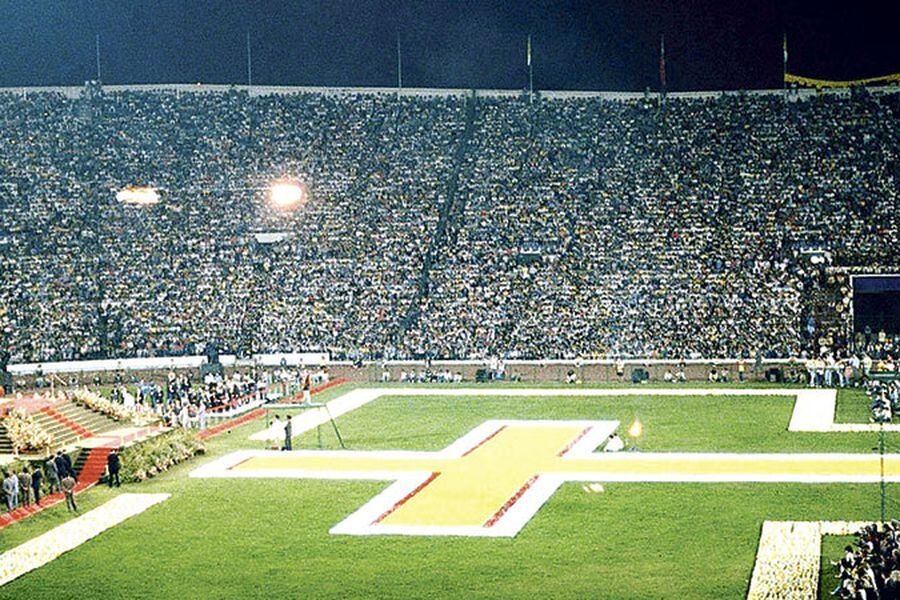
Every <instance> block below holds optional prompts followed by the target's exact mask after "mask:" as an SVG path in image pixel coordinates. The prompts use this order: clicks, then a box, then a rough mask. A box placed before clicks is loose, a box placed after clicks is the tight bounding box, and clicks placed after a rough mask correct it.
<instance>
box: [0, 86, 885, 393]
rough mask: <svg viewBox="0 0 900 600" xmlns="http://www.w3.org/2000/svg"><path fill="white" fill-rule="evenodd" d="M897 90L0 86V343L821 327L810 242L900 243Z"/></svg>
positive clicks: (881, 254) (760, 342) (777, 337)
mask: <svg viewBox="0 0 900 600" xmlns="http://www.w3.org/2000/svg"><path fill="white" fill-rule="evenodd" d="M898 98H900V94H896V93H888V94H869V93H865V92H861V93H854V94H853V95H852V96H837V95H827V96H821V97H813V98H809V99H805V100H801V101H797V102H788V103H785V102H784V100H783V99H782V98H781V97H780V96H778V95H731V96H723V97H721V98H715V99H713V98H694V99H687V98H681V99H675V98H670V99H669V100H668V101H667V102H666V103H665V105H664V106H660V105H659V104H658V103H657V102H656V101H655V100H654V101H651V100H649V99H643V100H641V99H635V100H627V101H610V100H601V99H596V98H571V99H545V100H538V101H536V102H535V103H534V104H529V103H527V102H523V101H522V100H521V99H520V98H515V97H487V96H479V97H477V98H474V99H473V98H467V97H462V96H446V97H425V96H401V97H399V98H398V97H396V96H394V95H388V94H384V95H376V94H324V93H308V94H292V95H279V94H273V95H266V96H254V97H249V96H247V95H246V94H245V93H242V92H196V93H177V92H173V91H157V92H146V91H125V92H115V93H108V94H106V95H103V96H100V97H97V98H94V99H70V98H66V97H63V96H62V95H58V94H53V93H33V94H31V93H30V94H28V95H26V96H21V95H11V94H6V95H0V114H2V115H3V119H4V127H3V128H2V129H0V171H2V172H3V173H4V178H3V180H2V181H0V248H2V250H3V251H2V252H0V273H2V285H0V348H4V347H7V348H9V349H10V350H11V353H12V355H13V362H14V363H15V362H24V361H36V362H41V361H48V360H60V359H62V360H66V359H77V358H90V357H100V356H113V357H122V356H154V355H172V354H185V353H192V354H202V353H203V349H204V345H205V344H207V343H210V342H214V343H216V344H217V345H219V346H220V347H221V348H222V349H223V350H225V351H230V352H235V353H238V354H241V353H249V352H275V351H329V352H331V353H332V355H333V356H336V357H343V358H351V359H355V358H359V357H372V358H374V357H384V358H399V357H421V356H431V357H441V358H477V357H487V356H505V357H508V358H516V357H527V358H574V357H576V356H583V357H588V356H599V355H605V356H609V355H640V356H669V357H674V356H678V357H690V356H704V357H725V356H745V357H748V358H750V357H755V356H757V355H758V354H763V355H765V356H773V357H774V356H801V355H802V354H803V353H804V352H815V353H816V354H818V353H819V350H820V349H819V348H818V346H819V345H820V343H819V340H820V338H821V335H819V334H820V332H819V331H817V327H818V324H817V323H816V322H815V320H814V319H811V318H810V317H811V315H812V313H813V312H814V311H813V310H812V308H811V307H810V294H811V290H812V289H813V288H814V281H815V280H816V278H817V277H818V275H819V274H820V269H821V267H820V266H818V265H816V264H814V263H813V262H811V261H810V260H809V256H808V253H807V251H808V249H809V248H811V247H814V248H820V249H822V250H823V251H827V252H828V253H829V256H830V257H831V259H832V260H833V262H834V264H836V265H854V266H864V267H868V266H871V267H884V266H890V265H893V264H894V263H896V262H897V260H896V257H897V256H900V233H898V232H900V227H898V219H900V211H898V210H897V208H898V198H897V186H896V180H897V176H898V165H900V161H898V157H897V150H898V148H900V143H898V141H900V140H898V128H897V123H898V122H900V121H898V119H897V116H898V114H900V102H898ZM282 176H290V177H296V178H299V179H302V180H303V181H304V182H306V183H307V184H308V186H309V189H310V193H311V199H310V201H309V203H308V204H307V205H306V206H305V207H304V208H303V210H300V211H296V212H293V213H289V212H284V211H279V210H276V209H274V208H272V207H270V206H268V205H267V203H266V201H265V192H264V191H262V189H263V188H265V187H266V186H267V185H268V183H269V182H271V181H272V180H274V179H276V178H278V177H282ZM451 181H452V182H453V184H452V185H451V183H450V182H451ZM132 184H138V185H152V186H155V187H156V188H158V189H159V190H160V192H161V194H162V202H161V203H160V204H158V205H156V206H150V207H143V208H136V207H128V206H123V205H122V204H120V203H119V202H118V201H117V200H116V198H115V191H116V190H118V189H121V188H122V187H124V186H126V185H132ZM439 223H444V224H445V225H446V227H439ZM260 232H279V233H284V234H286V236H285V237H286V239H284V240H283V241H280V242H277V243H263V242H260V241H258V238H257V237H256V236H254V234H256V233H260ZM429 252H431V254H429ZM426 256H429V261H428V262H426ZM890 335H891V334H890V332H889V333H888V337H889V338H890V339H892V340H893V339H894V338H891V337H890ZM833 346H834V347H832V348H829V349H828V350H829V351H833V352H835V353H840V352H841V351H842V345H841V343H840V342H839V341H838V340H834V341H833ZM892 347H894V348H896V344H895V345H894V346H892ZM210 407H211V405H207V409H209V408H210Z"/></svg>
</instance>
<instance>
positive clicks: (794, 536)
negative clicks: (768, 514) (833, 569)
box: [747, 521, 822, 600]
mask: <svg viewBox="0 0 900 600" xmlns="http://www.w3.org/2000/svg"><path fill="white" fill-rule="evenodd" d="M821 538H822V534H821V525H820V524H819V523H818V522H802V521H799V522H792V521H766V522H765V523H763V527H762V534H761V535H760V538H759V549H758V550H757V552H756V565H755V566H754V567H753V578H752V579H751V581H750V591H749V593H748V594H747V598H748V600H759V599H762V598H768V599H772V598H784V599H792V600H793V599H796V600H801V599H802V600H809V599H811V598H816V594H817V593H818V588H819V561H820V553H821V547H822V544H821Z"/></svg>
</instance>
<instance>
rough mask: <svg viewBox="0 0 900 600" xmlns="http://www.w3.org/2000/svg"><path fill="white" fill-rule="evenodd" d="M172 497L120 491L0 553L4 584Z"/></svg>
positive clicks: (0, 567) (1, 582)
mask: <svg viewBox="0 0 900 600" xmlns="http://www.w3.org/2000/svg"><path fill="white" fill-rule="evenodd" d="M168 497H169V494H120V495H118V496H116V497H115V498H113V499H112V500H110V501H109V502H107V503H105V504H103V505H102V506H99V507H97V508H95V509H94V510H92V511H90V512H87V513H85V514H83V515H81V516H80V517H77V518H75V519H72V520H71V521H68V522H66V523H63V524H62V525H60V526H58V527H54V528H53V529H51V530H50V531H48V532H47V533H44V534H42V535H39V536H38V537H36V538H33V539H31V540H28V541H27V542H25V543H24V544H21V545H19V546H16V547H15V548H13V549H12V550H8V551H7V552H4V553H3V554H0V586H2V585H5V584H7V583H9V582H10V581H12V580H13V579H16V578H17V577H21V576H22V575H24V574H26V573H28V572H29V571H33V570H34V569H37V568H39V567H42V566H44V565H45V564H47V563H49V562H50V561H52V560H53V559H55V558H56V557H58V556H59V555H61V554H63V553H64V552H68V551H69V550H73V549H75V548H77V547H78V546H80V545H81V544H83V543H85V542H86V541H88V540H89V539H91V538H92V537H95V536H97V535H100V534H101V533H103V532H104V531H106V530H107V529H109V528H110V527H114V526H115V525H118V524H119V523H121V522H122V521H124V520H125V519H128V518H129V517H133V516H134V515H137V514H140V513H142V512H144V511H145V510H147V509H148V508H150V507H151V506H153V505H154V504H158V503H160V502H162V501H163V500H166V499H167V498H168Z"/></svg>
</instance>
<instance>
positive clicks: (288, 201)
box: [269, 181, 306, 209]
mask: <svg viewBox="0 0 900 600" xmlns="http://www.w3.org/2000/svg"><path fill="white" fill-rule="evenodd" d="M269 198H271V200H272V204H274V205H275V206H276V207H278V208H281V209H291V208H295V207H297V206H299V205H301V204H303V203H304V202H306V190H305V189H304V187H303V186H302V185H301V184H299V183H297V182H296V181H276V182H275V183H273V184H272V187H270V188H269Z"/></svg>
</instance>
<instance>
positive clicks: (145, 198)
mask: <svg viewBox="0 0 900 600" xmlns="http://www.w3.org/2000/svg"><path fill="white" fill-rule="evenodd" d="M116 200H118V201H119V202H121V203H122V204H133V205H136V206H150V205H153V204H159V192H158V191H157V190H156V188H152V187H149V186H145V187H138V186H134V185H129V186H126V187H124V188H122V189H121V190H119V191H118V192H116Z"/></svg>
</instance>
